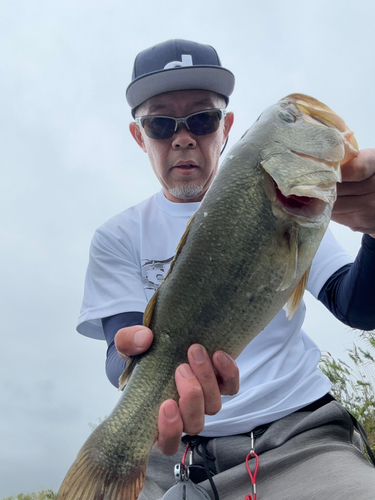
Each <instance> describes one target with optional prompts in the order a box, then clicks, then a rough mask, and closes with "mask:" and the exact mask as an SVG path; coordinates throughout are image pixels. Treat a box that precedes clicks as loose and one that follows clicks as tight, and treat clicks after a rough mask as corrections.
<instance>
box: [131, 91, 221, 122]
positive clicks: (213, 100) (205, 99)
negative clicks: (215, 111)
mask: <svg viewBox="0 0 375 500" xmlns="http://www.w3.org/2000/svg"><path fill="white" fill-rule="evenodd" d="M221 101H222V98H220V96H219V95H218V94H215V92H209V91H206V90H178V91H175V92H166V93H165V94H159V95H157V96H154V97H151V98H150V99H148V100H147V101H146V102H144V103H143V104H142V105H141V112H142V114H156V113H158V114H176V113H177V114H176V116H178V114H181V113H182V114H189V113H192V112H194V111H199V110H200V109H209V108H216V107H219V106H220V104H221Z"/></svg>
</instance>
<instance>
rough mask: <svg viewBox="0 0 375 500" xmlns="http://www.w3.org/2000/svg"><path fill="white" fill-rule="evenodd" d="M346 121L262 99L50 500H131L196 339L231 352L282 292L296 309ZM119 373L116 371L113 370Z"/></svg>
mask: <svg viewBox="0 0 375 500" xmlns="http://www.w3.org/2000/svg"><path fill="white" fill-rule="evenodd" d="M356 150H357V146H356V143H355V139H354V137H353V134H352V133H351V132H350V130H349V129H348V128H347V127H346V125H345V123H344V122H343V121H342V120H341V119H340V118H339V117H337V115H335V114H334V113H333V112H332V111H331V110H330V109H329V108H327V107H326V106H325V105H324V104H322V103H320V102H319V101H317V100H315V99H313V98H311V97H308V96H303V95H301V94H293V95H291V96H288V97H286V98H284V99H283V100H281V101H279V103H277V104H276V105H274V106H271V107H270V108H268V109H267V110H266V111H265V112H264V113H263V114H262V115H261V116H260V118H259V119H258V120H257V122H256V123H255V124H254V125H253V126H252V127H251V128H250V129H249V130H248V131H247V132H246V133H245V135H244V136H243V137H242V139H241V140H240V141H239V142H238V143H237V144H236V145H235V146H234V147H233V148H232V150H231V151H230V152H229V153H228V155H227V157H226V159H225V160H224V162H223V164H222V166H221V168H220V170H219V173H218V175H217V176H216V179H215V181H214V182H213V184H212V186H211V187H210V189H209V190H208V192H207V194H206V196H205V198H204V200H203V201H202V203H201V205H200V207H199V209H198V210H197V212H196V214H195V215H194V217H193V219H192V220H191V222H190V223H189V225H188V229H187V231H186V233H185V235H184V236H183V238H182V240H181V243H180V245H179V248H178V250H177V253H176V257H175V259H174V261H173V262H172V265H171V270H170V272H169V273H168V275H167V277H166V279H165V280H164V282H163V283H162V285H161V286H160V287H159V288H158V290H157V292H156V293H155V295H154V297H153V299H152V300H151V302H150V304H149V306H148V308H147V310H146V313H145V324H146V325H147V326H149V327H150V328H151V329H152V331H153V333H154V341H153V344H152V346H151V348H150V349H149V350H148V351H147V353H145V354H144V355H142V356H140V357H138V358H137V359H136V360H133V361H132V362H131V363H129V364H128V372H130V371H131V367H134V369H133V372H132V374H131V377H130V379H129V381H128V383H127V385H126V388H125V390H124V393H123V395H122V397H121V399H120V401H119V402H118V404H117V405H116V407H115V409H114V410H113V412H112V413H111V415H110V416H109V417H108V418H107V419H106V420H105V421H104V422H102V423H101V424H100V425H99V426H98V427H97V428H96V429H95V430H94V432H93V433H92V435H91V436H90V437H89V438H88V440H87V441H86V443H85V444H84V445H83V447H82V449H81V450H80V452H79V454H78V456H77V459H76V461H75V462H74V464H73V465H72V467H71V469H70V470H69V471H68V474H67V476H66V478H65V479H64V481H63V484H62V486H61V488H60V490H59V493H58V497H57V498H58V500H63V499H64V500H76V499H77V498H79V499H80V500H115V499H116V500H136V499H137V498H138V496H139V494H140V491H141V490H142V487H143V483H144V480H145V473H146V466H147V462H148V457H149V454H150V452H151V448H152V446H153V443H154V441H155V439H156V436H157V419H158V411H159V407H160V405H161V403H162V402H163V401H165V400H166V399H169V398H174V399H176V400H178V394H177V390H176V386H175V382H174V373H175V370H176V368H177V366H178V365H180V364H181V363H185V362H187V350H188V348H189V347H190V345H192V344H194V343H200V344H203V345H204V346H205V347H206V348H207V351H208V352H209V354H210V355H212V354H213V353H214V352H215V351H217V350H219V349H221V350H224V351H226V352H227V353H229V354H231V355H232V356H233V357H237V356H238V355H239V354H240V352H241V351H242V350H243V349H244V348H245V347H246V345H247V344H248V343H249V342H250V341H251V340H252V339H253V338H254V337H255V336H256V335H257V334H258V333H259V332H260V331H262V330H263V329H264V328H265V326H266V325H267V324H268V323H269V322H270V321H271V320H272V319H273V317H274V316H275V315H276V314H277V313H278V312H279V311H280V309H281V308H282V307H283V306H284V305H285V304H286V303H287V302H288V303H289V308H290V314H292V313H293V311H294V310H295V309H296V307H298V303H299V301H300V298H301V297H302V294H303V290H304V287H305V285H306V281H307V276H308V269H309V266H310V265H311V262H312V259H313V257H314V255H315V252H316V250H317V248H318V246H319V244H320V241H321V239H322V237H323V235H324V232H325V230H326V228H327V225H328V222H329V217H330V213H331V208H332V204H333V201H334V199H335V193H336V191H335V185H336V182H337V181H339V180H340V175H339V162H345V161H347V160H348V159H350V158H352V157H353V156H354V155H355V154H356ZM123 380H124V379H123Z"/></svg>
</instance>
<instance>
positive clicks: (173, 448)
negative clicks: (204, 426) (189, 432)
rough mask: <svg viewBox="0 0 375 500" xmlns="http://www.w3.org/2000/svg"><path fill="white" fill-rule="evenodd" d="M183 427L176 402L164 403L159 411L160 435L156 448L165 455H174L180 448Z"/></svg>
mask: <svg viewBox="0 0 375 500" xmlns="http://www.w3.org/2000/svg"><path fill="white" fill-rule="evenodd" d="M183 427H184V425H183V421H182V417H181V413H180V410H179V408H178V405H177V403H176V401H173V400H172V399H168V400H167V401H164V403H162V405H161V406H160V410H159V419H158V429H159V435H158V439H157V441H156V443H155V445H154V446H155V447H156V448H157V449H158V450H159V451H161V452H162V453H163V454H164V455H168V456H169V455H174V454H175V453H177V452H178V449H179V447H180V442H181V435H182V432H183Z"/></svg>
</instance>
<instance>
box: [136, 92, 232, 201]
mask: <svg viewBox="0 0 375 500" xmlns="http://www.w3.org/2000/svg"><path fill="white" fill-rule="evenodd" d="M223 104H224V103H223V100H222V99H221V98H220V96H218V95H217V94H215V93H213V92H208V91H204V90H182V91H177V92H168V93H165V94H160V95H157V96H155V97H152V98H151V99H149V100H148V101H146V102H145V103H143V104H142V106H141V107H140V109H139V111H138V112H137V116H145V115H165V116H173V117H176V118H177V117H181V116H187V115H190V114H192V113H195V112H197V111H202V110H207V109H212V108H223V107H224V106H223ZM232 123H233V114H232V113H227V114H226V116H225V117H224V118H223V119H222V120H221V122H220V126H219V128H218V130H217V131H216V132H213V133H212V134H209V135H202V136H197V135H194V134H192V133H191V132H190V131H189V130H188V129H187V128H186V127H185V125H184V124H180V125H179V127H178V129H177V132H176V133H175V135H173V136H172V137H171V138H170V139H162V140H157V139H151V138H150V137H148V136H147V135H146V133H145V131H144V129H143V127H138V125H137V124H136V123H134V122H133V123H131V125H130V131H131V133H132V135H133V137H134V139H135V140H136V141H137V143H138V144H139V146H140V147H141V148H142V149H143V151H145V152H146V153H147V154H148V157H149V160H150V163H151V165H152V168H153V170H154V172H155V174H156V176H157V178H158V179H159V181H160V183H161V185H162V187H163V192H164V195H165V196H166V198H167V199H168V200H170V201H174V202H189V201H201V200H202V199H203V196H204V194H205V193H206V191H207V189H208V188H209V186H210V184H211V182H212V181H213V179H214V177H215V175H216V172H217V169H218V164H219V157H220V151H221V148H222V146H223V144H224V142H225V140H226V138H227V136H228V134H229V130H230V128H231V126H232Z"/></svg>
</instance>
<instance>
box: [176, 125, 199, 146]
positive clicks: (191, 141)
mask: <svg viewBox="0 0 375 500" xmlns="http://www.w3.org/2000/svg"><path fill="white" fill-rule="evenodd" d="M196 145H197V142H196V140H195V137H194V135H193V134H192V133H191V132H190V131H189V130H188V129H187V128H186V127H185V125H183V124H182V123H180V125H179V126H178V128H177V131H176V133H175V134H174V136H173V141H172V147H173V148H174V149H186V148H189V149H193V148H195V146H196Z"/></svg>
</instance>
